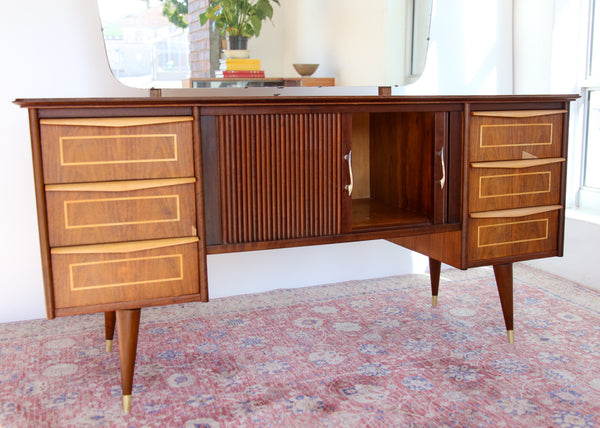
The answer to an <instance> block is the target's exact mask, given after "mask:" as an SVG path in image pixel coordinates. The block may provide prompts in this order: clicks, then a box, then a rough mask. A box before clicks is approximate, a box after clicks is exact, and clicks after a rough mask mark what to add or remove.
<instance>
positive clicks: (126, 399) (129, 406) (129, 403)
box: [123, 395, 131, 413]
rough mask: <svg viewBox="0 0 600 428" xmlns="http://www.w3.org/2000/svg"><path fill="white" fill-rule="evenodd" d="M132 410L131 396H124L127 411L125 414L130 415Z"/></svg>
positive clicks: (124, 406)
mask: <svg viewBox="0 0 600 428" xmlns="http://www.w3.org/2000/svg"><path fill="white" fill-rule="evenodd" d="M130 410H131V395H124V396H123V411H125V413H129V411H130Z"/></svg>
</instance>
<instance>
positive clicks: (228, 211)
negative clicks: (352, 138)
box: [202, 113, 344, 245]
mask: <svg viewBox="0 0 600 428" xmlns="http://www.w3.org/2000/svg"><path fill="white" fill-rule="evenodd" d="M343 122H344V120H343V115H341V114H336V113H282V114H228V115H218V116H211V117H205V118H204V119H203V123H202V132H203V157H204V179H205V188H207V189H209V190H207V196H206V198H207V199H206V212H207V214H206V228H207V242H208V244H209V245H210V244H237V243H249V242H262V241H275V240H285V239H296V238H307V237H318V236H328V235H336V234H339V233H341V229H342V226H341V222H342V215H341V198H342V189H341V182H342V163H343V162H344V159H343V155H342V140H343V138H344V137H343V135H344V132H343V127H344V125H343ZM212 183H214V184H215V185H214V187H213V186H212ZM211 187H212V190H211V189H210V188H211Z"/></svg>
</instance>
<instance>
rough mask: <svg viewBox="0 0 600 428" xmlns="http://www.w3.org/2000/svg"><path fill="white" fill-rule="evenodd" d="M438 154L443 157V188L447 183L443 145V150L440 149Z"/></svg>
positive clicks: (441, 180)
mask: <svg viewBox="0 0 600 428" xmlns="http://www.w3.org/2000/svg"><path fill="white" fill-rule="evenodd" d="M438 154H439V155H440V158H441V159H442V178H441V179H440V186H441V188H442V190H443V189H444V185H445V184H446V164H445V162H444V148H443V147H442V150H440V151H439V153H438Z"/></svg>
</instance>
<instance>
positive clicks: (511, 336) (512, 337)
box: [506, 330, 515, 344]
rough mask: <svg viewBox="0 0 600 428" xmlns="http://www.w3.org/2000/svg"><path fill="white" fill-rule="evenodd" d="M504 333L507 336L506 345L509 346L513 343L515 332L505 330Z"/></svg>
mask: <svg viewBox="0 0 600 428" xmlns="http://www.w3.org/2000/svg"><path fill="white" fill-rule="evenodd" d="M506 333H507V334H508V343H510V344H513V343H515V332H514V330H506Z"/></svg>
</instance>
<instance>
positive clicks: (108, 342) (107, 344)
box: [106, 339, 112, 353]
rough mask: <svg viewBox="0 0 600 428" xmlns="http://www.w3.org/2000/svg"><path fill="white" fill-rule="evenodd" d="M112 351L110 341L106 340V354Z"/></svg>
mask: <svg viewBox="0 0 600 428" xmlns="http://www.w3.org/2000/svg"><path fill="white" fill-rule="evenodd" d="M111 351H112V340H109V339H106V352H109V353H110V352H111Z"/></svg>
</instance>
